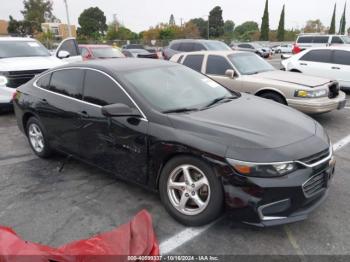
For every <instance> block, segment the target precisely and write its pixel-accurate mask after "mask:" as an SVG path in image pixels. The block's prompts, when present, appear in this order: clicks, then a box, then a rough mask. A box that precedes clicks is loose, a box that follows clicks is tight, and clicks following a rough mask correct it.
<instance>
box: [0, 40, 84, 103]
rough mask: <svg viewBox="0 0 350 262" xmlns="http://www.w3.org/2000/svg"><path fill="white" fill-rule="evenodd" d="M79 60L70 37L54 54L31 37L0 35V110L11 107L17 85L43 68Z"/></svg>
mask: <svg viewBox="0 0 350 262" xmlns="http://www.w3.org/2000/svg"><path fill="white" fill-rule="evenodd" d="M77 61H82V57H81V56H80V53H79V49H78V45H77V43H76V40H75V39H74V38H67V39H65V40H63V41H62V43H61V44H60V45H59V46H58V48H57V50H56V52H55V54H54V55H52V54H51V53H50V52H49V50H47V49H46V48H45V47H44V46H43V45H42V44H41V43H40V42H38V41H37V40H35V39H32V38H23V37H0V110H2V109H7V108H9V109H10V108H11V107H12V96H13V94H14V93H15V90H16V88H17V87H19V86H20V85H22V84H24V83H26V82H28V81H29V80H31V79H32V78H33V77H34V76H35V75H37V74H40V73H42V72H43V71H45V70H47V69H50V68H53V67H56V66H60V65H62V64H65V63H69V62H77Z"/></svg>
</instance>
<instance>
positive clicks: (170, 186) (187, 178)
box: [167, 165, 210, 216]
mask: <svg viewBox="0 0 350 262" xmlns="http://www.w3.org/2000/svg"><path fill="white" fill-rule="evenodd" d="M167 192H168V197H169V200H170V202H171V204H172V205H173V206H174V208H176V209H177V210H178V211H179V212H180V213H182V214H185V215H190V216H193V215H198V214H200V213H201V212H203V211H204V210H205V208H206V207H207V205H208V203H209V200H210V185H209V182H208V179H207V177H206V176H205V174H204V173H203V172H202V171H201V170H200V169H199V168H197V167H195V166H193V165H181V166H178V167H176V168H175V169H174V170H173V171H172V172H171V174H170V176H169V179H168V182H167Z"/></svg>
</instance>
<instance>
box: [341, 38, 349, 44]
mask: <svg viewBox="0 0 350 262" xmlns="http://www.w3.org/2000/svg"><path fill="white" fill-rule="evenodd" d="M342 38H343V40H344V43H345V44H350V37H348V36H342Z"/></svg>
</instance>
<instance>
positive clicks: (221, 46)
mask: <svg viewBox="0 0 350 262" xmlns="http://www.w3.org/2000/svg"><path fill="white" fill-rule="evenodd" d="M205 45H206V46H207V48H208V50H212V51H227V50H231V51H232V49H231V48H230V47H229V46H228V45H226V44H225V43H223V42H220V41H208V42H205Z"/></svg>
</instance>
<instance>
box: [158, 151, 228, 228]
mask: <svg viewBox="0 0 350 262" xmlns="http://www.w3.org/2000/svg"><path fill="white" fill-rule="evenodd" d="M159 194H160V198H161V201H162V203H163V205H164V207H165V208H166V210H167V211H168V212H169V214H170V215H171V216H172V217H174V218H175V219H176V220H177V221H179V222H180V223H182V224H184V225H187V226H202V225H206V224H208V223H210V222H212V221H213V220H215V219H216V218H217V217H219V216H220V214H221V213H222V209H223V204H224V193H223V188H222V184H221V182H220V180H219V179H218V178H217V176H216V175H215V173H214V171H213V170H212V168H211V167H210V166H209V165H208V164H206V163H205V162H204V161H202V160H200V159H197V158H194V157H191V156H180V157H175V158H173V159H171V160H170V161H169V162H168V163H167V164H166V165H165V166H164V168H163V170H162V173H161V176H160V181H159Z"/></svg>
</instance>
